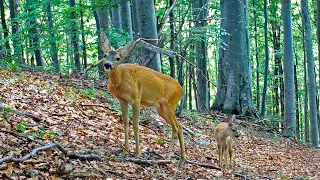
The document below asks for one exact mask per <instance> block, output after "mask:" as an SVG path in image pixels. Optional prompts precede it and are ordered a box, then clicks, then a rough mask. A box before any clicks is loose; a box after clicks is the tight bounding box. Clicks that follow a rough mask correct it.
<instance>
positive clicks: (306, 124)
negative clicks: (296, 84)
mask: <svg viewBox="0 0 320 180" xmlns="http://www.w3.org/2000/svg"><path fill="white" fill-rule="evenodd" d="M304 34H305V33H304V28H302V35H303V36H302V43H303V88H304V108H303V109H304V139H305V142H306V143H309V142H310V135H309V123H310V122H309V119H308V112H309V109H308V85H307V57H306V50H305V49H306V48H305V38H304V37H305V35H304Z"/></svg>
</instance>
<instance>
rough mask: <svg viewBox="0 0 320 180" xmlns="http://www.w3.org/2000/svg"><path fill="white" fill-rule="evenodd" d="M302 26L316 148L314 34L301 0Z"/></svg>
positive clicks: (313, 140)
mask: <svg viewBox="0 0 320 180" xmlns="http://www.w3.org/2000/svg"><path fill="white" fill-rule="evenodd" d="M301 11H302V14H301V15H302V24H303V27H304V30H305V45H306V55H307V64H308V78H309V109H310V121H311V142H312V145H313V146H314V147H318V145H319V129H318V119H317V91H316V79H315V77H316V76H315V70H314V69H315V67H314V56H313V52H312V50H313V49H312V34H311V24H310V16H309V9H308V3H307V0H301Z"/></svg>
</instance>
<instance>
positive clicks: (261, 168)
mask: <svg viewBox="0 0 320 180" xmlns="http://www.w3.org/2000/svg"><path fill="white" fill-rule="evenodd" d="M71 80H72V79H69V80H67V81H71ZM58 81H60V82H58ZM75 84H77V83H75ZM95 93H96V94H99V96H104V93H103V91H98V90H97V89H88V90H85V89H81V88H77V87H71V86H68V85H65V84H63V83H62V82H61V79H60V77H59V76H56V75H50V74H46V73H43V72H36V73H30V72H24V73H13V72H7V71H0V100H1V102H3V103H5V104H7V105H8V106H10V107H14V108H17V109H18V110H23V111H26V112H29V113H32V114H36V115H39V116H40V117H41V119H42V121H41V122H35V121H33V120H32V119H30V118H26V117H22V116H18V115H15V114H13V113H4V112H3V111H0V130H7V131H13V132H17V133H21V134H24V133H26V132H28V133H29V134H28V136H30V134H33V135H34V136H33V137H32V138H35V139H37V140H39V141H42V142H46V143H48V142H50V141H53V140H54V141H57V142H59V143H60V144H62V145H63V146H65V147H66V148H69V149H72V150H75V151H77V152H97V153H99V154H101V155H102V156H104V157H106V159H105V160H104V161H102V162H99V161H80V160H71V159H68V158H66V157H64V156H62V154H61V152H59V151H57V150H54V149H52V150H47V151H44V152H42V153H38V154H37V155H36V156H34V157H33V158H32V159H29V160H28V161H25V162H22V163H7V164H5V165H0V173H2V175H0V178H6V177H10V178H12V179H19V178H20V179H23V178H26V177H32V178H35V179H36V178H38V179H58V178H60V177H64V178H76V177H79V178H96V179H106V178H108V177H111V178H120V179H130V178H131V179H187V178H191V179H219V178H220V179H230V178H231V179H237V178H236V177H235V174H234V172H239V174H241V175H243V176H245V177H249V178H251V179H266V177H267V178H270V179H281V178H283V179H285V178H294V177H298V176H299V177H304V178H310V179H319V178H320V172H319V171H318V169H319V168H320V163H319V162H320V152H319V150H316V149H313V148H309V147H306V146H303V145H300V144H295V143H293V142H291V141H290V140H288V139H284V138H281V137H277V140H272V139H270V138H266V137H265V136H264V134H262V133H260V132H255V131H253V130H250V129H246V128H244V127H239V128H241V136H240V137H239V138H235V139H234V141H233V144H234V158H233V169H232V170H228V171H226V172H225V173H224V174H223V173H222V172H221V171H219V170H214V169H208V168H204V167H200V166H198V165H195V164H186V165H185V167H184V168H178V167H177V164H176V163H175V162H176V160H175V159H173V158H172V161H173V162H174V163H171V164H166V165H156V166H148V165H138V164H135V163H130V162H124V161H123V162H119V161H115V160H112V158H116V157H118V156H121V155H123V154H122V152H123V143H124V130H123V124H122V120H121V117H120V116H119V115H118V112H116V111H111V110H110V106H109V105H108V104H106V102H107V101H115V100H114V99H106V97H105V96H104V97H103V98H96V97H95ZM147 116H149V117H152V118H153V119H155V120H150V121H149V119H148V121H146V122H141V123H142V124H141V125H140V143H141V148H142V152H145V153H146V152H150V151H153V152H155V154H158V155H159V156H157V157H153V158H154V159H155V160H157V159H161V158H160V157H161V156H164V155H165V154H166V150H167V147H168V142H169V141H170V135H168V134H170V133H171V132H170V128H168V127H167V124H165V122H164V121H163V120H162V119H161V118H160V117H159V116H158V115H157V114H151V115H147ZM193 116H194V115H192V117H191V116H190V117H191V118H180V122H181V123H182V124H183V125H184V126H185V127H188V129H189V130H190V131H191V132H193V133H194V134H195V135H192V136H191V135H190V133H189V135H187V134H186V135H185V137H186V138H185V143H186V153H187V159H188V160H192V161H197V162H203V163H209V164H212V165H214V166H217V160H216V158H215V157H216V154H215V151H216V145H215V142H214V139H213V137H212V133H211V130H212V127H214V125H215V122H213V121H211V120H208V119H206V118H201V119H200V120H198V121H197V120H195V119H194V117H193ZM21 123H24V124H26V125H28V126H26V127H22V126H23V124H21ZM130 123H132V122H130ZM19 124H20V125H19ZM31 125H32V126H31ZM18 126H19V127H18ZM20 126H21V127H20ZM42 127H44V128H42ZM19 129H20V130H19ZM40 132H41V133H42V134H41V133H40ZM50 132H52V133H53V134H51V135H50ZM129 136H130V140H129V146H130V149H129V151H130V154H133V153H134V148H135V145H134V140H133V139H134V138H133V137H134V135H133V130H132V124H130V129H129ZM36 146H37V144H36V142H28V141H24V140H23V139H18V138H16V137H13V136H11V135H8V134H4V133H0V147H1V148H0V158H2V157H8V156H10V157H17V158H19V157H23V156H24V155H26V154H28V153H29V152H30V150H31V149H32V148H34V147H36ZM174 151H175V152H177V153H178V152H179V145H178V143H177V144H176V146H175V148H174ZM240 172H241V173H240Z"/></svg>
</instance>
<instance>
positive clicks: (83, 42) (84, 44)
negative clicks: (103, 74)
mask: <svg viewBox="0 0 320 180" xmlns="http://www.w3.org/2000/svg"><path fill="white" fill-rule="evenodd" d="M80 2H81V1H80ZM80 18H81V24H80V29H81V40H82V58H83V68H84V69H86V68H87V67H88V62H87V43H86V37H85V33H84V20H83V9H81V10H80Z"/></svg>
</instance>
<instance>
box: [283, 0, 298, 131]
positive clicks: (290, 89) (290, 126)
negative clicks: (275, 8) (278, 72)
mask: <svg viewBox="0 0 320 180" xmlns="http://www.w3.org/2000/svg"><path fill="white" fill-rule="evenodd" d="M281 3H282V11H281V12H282V17H283V34H284V46H283V49H284V52H283V70H284V102H285V103H284V129H283V133H284V135H286V136H294V135H295V130H296V128H295V125H296V124H295V97H294V95H295V93H294V64H293V44H292V24H291V0H281Z"/></svg>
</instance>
